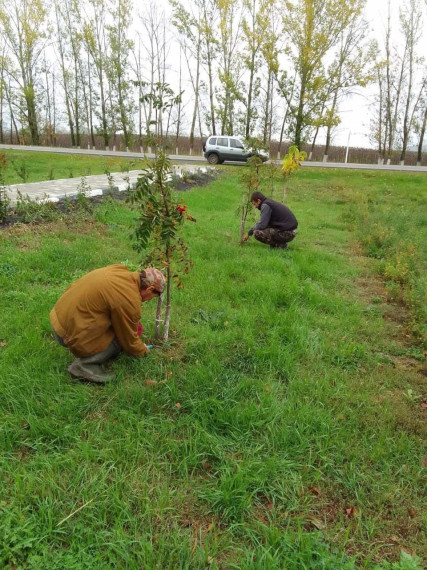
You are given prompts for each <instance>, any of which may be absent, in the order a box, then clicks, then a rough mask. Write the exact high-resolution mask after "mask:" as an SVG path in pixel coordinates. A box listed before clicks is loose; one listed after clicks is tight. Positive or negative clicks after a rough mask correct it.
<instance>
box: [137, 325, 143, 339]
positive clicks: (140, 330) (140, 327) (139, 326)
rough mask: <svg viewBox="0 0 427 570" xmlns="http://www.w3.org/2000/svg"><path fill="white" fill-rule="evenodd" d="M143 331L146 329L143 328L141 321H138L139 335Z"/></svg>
mask: <svg viewBox="0 0 427 570" xmlns="http://www.w3.org/2000/svg"><path fill="white" fill-rule="evenodd" d="M143 332H144V329H143V328H142V325H141V323H138V330H137V333H138V336H141V335H142V333H143Z"/></svg>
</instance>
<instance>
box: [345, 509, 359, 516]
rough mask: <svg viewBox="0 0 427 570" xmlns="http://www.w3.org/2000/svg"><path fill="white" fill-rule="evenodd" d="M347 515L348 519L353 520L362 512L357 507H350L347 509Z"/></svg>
mask: <svg viewBox="0 0 427 570" xmlns="http://www.w3.org/2000/svg"><path fill="white" fill-rule="evenodd" d="M345 513H346V515H347V516H348V518H349V519H351V518H354V517H357V516H358V515H359V513H360V511H359V509H358V508H357V507H348V508H347V509H345Z"/></svg>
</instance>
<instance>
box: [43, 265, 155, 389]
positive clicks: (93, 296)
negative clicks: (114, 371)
mask: <svg viewBox="0 0 427 570" xmlns="http://www.w3.org/2000/svg"><path fill="white" fill-rule="evenodd" d="M164 286H165V278H164V275H163V273H162V272H161V271H159V270H158V269H154V268H152V267H149V268H147V269H145V270H144V271H141V272H132V271H130V270H129V269H128V268H127V267H124V266H123V265H110V266H108V267H103V268H101V269H95V271H91V272H90V273H88V274H87V275H84V276H83V277H82V278H81V279H78V280H77V281H75V282H74V283H73V284H72V285H71V286H70V287H69V288H68V289H67V290H66V291H65V293H64V294H63V295H62V297H61V298H60V299H59V300H58V302H57V303H56V305H55V306H54V307H53V309H52V311H51V312H50V322H51V324H52V328H53V332H54V335H55V338H56V340H57V341H58V342H59V344H61V345H62V346H64V347H66V348H68V350H69V351H70V352H71V353H72V354H73V355H74V356H75V357H76V359H75V360H74V362H73V363H72V364H71V365H70V366H69V367H68V372H69V373H70V374H71V376H73V377H74V378H79V379H82V380H87V381H89V382H96V383H99V384H104V383H105V382H108V381H109V380H111V379H112V378H113V376H112V375H111V374H109V373H107V372H105V371H104V370H103V368H102V367H101V365H102V364H105V363H106V362H107V361H109V360H111V359H113V358H116V357H117V356H118V355H119V354H120V353H121V352H122V351H123V352H125V353H126V354H128V355H129V356H133V357H140V356H144V355H145V354H147V353H148V352H149V349H148V348H147V346H146V345H145V344H144V343H143V342H142V341H141V339H140V338H139V335H140V334H141V330H142V329H141V324H140V319H141V303H144V302H145V301H150V300H151V299H154V298H155V297H158V296H160V295H161V294H162V292H163V289H164Z"/></svg>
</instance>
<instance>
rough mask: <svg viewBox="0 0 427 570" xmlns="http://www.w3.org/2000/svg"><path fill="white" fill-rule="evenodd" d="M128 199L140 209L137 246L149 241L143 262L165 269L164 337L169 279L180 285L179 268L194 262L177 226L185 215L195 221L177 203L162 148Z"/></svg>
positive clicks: (140, 248) (159, 307)
mask: <svg viewBox="0 0 427 570" xmlns="http://www.w3.org/2000/svg"><path fill="white" fill-rule="evenodd" d="M129 200H130V202H131V203H132V204H133V205H135V206H136V208H137V209H138V212H139V218H138V221H137V227H136V229H135V237H136V246H135V247H136V249H137V251H143V250H145V249H147V248H148V246H149V244H150V245H151V250H149V251H148V253H147V254H146V256H145V263H146V264H149V265H153V266H158V267H161V268H165V270H166V278H167V284H166V310H165V318H164V330H163V340H164V341H167V340H168V336H169V324H170V311H171V281H172V279H173V280H175V282H176V283H177V286H178V288H181V287H182V281H181V275H180V271H182V270H183V271H184V273H188V272H189V270H190V268H191V267H192V265H193V263H192V261H191V260H190V258H189V255H188V247H187V246H186V244H185V243H184V241H183V239H182V237H181V235H180V227H181V226H182V224H183V222H184V220H185V219H190V220H192V221H195V220H194V218H192V217H191V216H189V215H188V214H186V213H185V212H186V209H187V207H186V206H185V205H182V204H180V203H179V202H178V201H177V199H176V197H175V195H174V191H173V186H172V184H171V181H170V161H169V160H168V158H167V157H166V154H164V152H163V151H159V153H158V155H157V157H156V159H155V160H154V162H153V164H152V165H151V166H148V167H147V168H145V169H144V170H143V173H142V175H141V176H140V177H139V178H138V181H137V183H136V185H135V188H134V190H133V191H132V192H131V194H130V198H129ZM162 297H163V295H162V296H161V297H159V301H158V305H157V313H156V336H157V337H158V336H159V334H160V319H161V310H162Z"/></svg>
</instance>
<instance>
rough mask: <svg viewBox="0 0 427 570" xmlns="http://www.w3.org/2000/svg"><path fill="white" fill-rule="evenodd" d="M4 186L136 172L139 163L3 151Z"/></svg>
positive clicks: (136, 161)
mask: <svg viewBox="0 0 427 570" xmlns="http://www.w3.org/2000/svg"><path fill="white" fill-rule="evenodd" d="M0 154H2V155H4V157H5V162H6V163H5V167H4V172H3V177H4V183H5V184H6V185H10V184H22V183H23V182H40V181H43V180H60V179H63V178H80V177H81V176H90V175H91V174H105V173H107V172H125V171H128V170H137V169H138V168H140V164H141V161H140V160H135V159H128V158H115V157H110V156H91V155H87V156H85V155H84V154H61V153H50V152H36V151H35V152H22V151H20V150H4V151H2V152H1V153H0Z"/></svg>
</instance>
